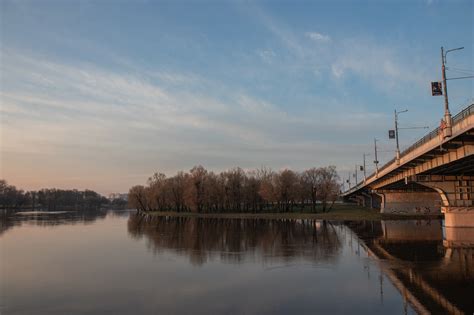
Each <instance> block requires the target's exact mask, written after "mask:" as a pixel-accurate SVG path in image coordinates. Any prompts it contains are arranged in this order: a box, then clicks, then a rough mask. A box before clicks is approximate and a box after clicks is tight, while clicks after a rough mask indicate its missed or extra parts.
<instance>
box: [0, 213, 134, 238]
mask: <svg viewBox="0 0 474 315" xmlns="http://www.w3.org/2000/svg"><path fill="white" fill-rule="evenodd" d="M107 215H122V216H127V217H128V215H129V212H128V211H110V210H109V211H107V210H90V211H31V212H16V213H12V212H0V235H2V234H3V233H5V232H6V231H8V230H9V229H12V228H14V227H20V226H22V225H24V224H28V225H35V226H44V227H47V226H59V225H73V224H90V223H93V222H95V221H96V220H99V219H104V218H105V217H106V216H107Z"/></svg>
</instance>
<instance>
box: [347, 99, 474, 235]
mask: <svg viewBox="0 0 474 315" xmlns="http://www.w3.org/2000/svg"><path fill="white" fill-rule="evenodd" d="M342 196H343V197H344V199H345V200H353V201H357V202H358V203H359V204H361V205H364V206H368V207H371V208H376V209H380V211H381V212H382V213H391V214H406V215H423V214H427V215H432V214H440V213H444V216H445V225H446V226H455V227H461V226H470V227H474V104H471V105H470V106H468V107H467V108H465V109H464V110H463V111H461V112H460V113H458V114H457V115H455V116H454V117H453V118H452V124H451V126H450V132H449V133H446V132H445V131H444V130H441V129H440V128H437V129H436V130H433V131H432V132H430V133H429V134H428V135H426V136H425V137H423V138H421V139H420V140H418V141H417V142H416V143H414V144H413V145H412V146H410V147H409V148H408V149H406V150H405V151H403V152H401V154H400V156H399V157H396V158H394V159H392V160H391V161H389V162H388V163H386V164H385V165H384V166H383V167H381V168H380V169H378V170H377V171H376V172H375V173H373V174H372V175H370V176H369V177H367V178H366V179H364V180H363V181H362V182H360V183H358V184H357V185H356V186H354V187H353V188H352V189H350V190H348V191H345V192H344V193H343V194H342Z"/></svg>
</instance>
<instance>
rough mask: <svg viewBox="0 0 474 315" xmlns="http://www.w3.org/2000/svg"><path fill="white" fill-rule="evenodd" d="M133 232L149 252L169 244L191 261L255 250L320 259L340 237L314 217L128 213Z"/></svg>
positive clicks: (235, 257)
mask: <svg viewBox="0 0 474 315" xmlns="http://www.w3.org/2000/svg"><path fill="white" fill-rule="evenodd" d="M128 231H129V233H130V235H131V236H132V237H133V238H136V239H139V238H141V237H143V236H145V237H146V239H147V240H148V241H149V243H148V245H149V247H150V248H151V249H152V250H153V251H154V252H161V251H163V250H172V251H174V252H176V253H179V254H184V255H187V256H189V258H190V261H191V262H192V263H193V264H198V265H200V264H203V263H205V262H207V261H208V260H211V259H217V258H219V259H221V260H223V261H227V262H233V263H235V262H240V261H242V260H243V259H245V258H246V257H250V256H252V255H256V254H258V255H259V256H262V257H264V258H263V259H265V260H275V259H278V260H280V261H291V260H293V259H296V258H303V259H306V260H311V261H325V260H331V259H334V258H335V257H336V255H335V254H336V253H337V252H338V251H339V250H340V248H341V241H340V239H339V237H338V234H337V232H336V230H335V229H334V227H333V226H332V225H331V224H330V223H327V222H324V221H323V222H319V221H315V220H267V219H223V218H189V217H165V216H150V215H144V214H133V215H131V216H130V218H129V220H128Z"/></svg>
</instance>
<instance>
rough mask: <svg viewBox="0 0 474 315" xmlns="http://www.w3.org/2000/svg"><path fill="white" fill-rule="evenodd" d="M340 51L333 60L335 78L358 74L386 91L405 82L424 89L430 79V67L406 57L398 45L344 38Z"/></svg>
mask: <svg viewBox="0 0 474 315" xmlns="http://www.w3.org/2000/svg"><path fill="white" fill-rule="evenodd" d="M338 50H339V51H340V52H339V53H338V54H335V56H334V59H333V60H332V62H331V74H332V76H333V78H335V79H338V80H340V79H344V78H346V77H347V76H348V75H355V76H357V77H358V78H359V79H363V80H364V81H365V82H367V84H369V85H370V86H372V87H376V88H378V89H380V90H382V91H385V92H390V91H391V90H392V89H394V88H396V87H401V86H406V85H410V86H413V85H416V86H418V87H420V88H424V87H425V86H426V82H427V81H428V79H427V77H429V74H428V71H427V69H426V68H424V67H421V66H420V65H419V64H418V60H417V58H411V59H407V58H404V57H403V56H402V55H401V54H400V50H399V49H398V48H395V47H392V46H389V45H384V44H381V43H378V42H375V41H373V40H370V39H364V38H350V39H346V40H343V41H341V42H340V44H339V46H338Z"/></svg>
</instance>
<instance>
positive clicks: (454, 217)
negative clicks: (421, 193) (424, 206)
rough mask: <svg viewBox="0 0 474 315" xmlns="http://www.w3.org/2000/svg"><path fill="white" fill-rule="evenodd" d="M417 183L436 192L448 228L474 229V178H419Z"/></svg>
mask: <svg viewBox="0 0 474 315" xmlns="http://www.w3.org/2000/svg"><path fill="white" fill-rule="evenodd" d="M416 179H417V181H418V183H419V184H422V185H424V186H427V187H431V188H432V189H434V190H436V191H437V192H438V193H439V195H440V197H441V199H442V201H443V206H442V208H441V211H442V212H443V213H444V222H445V226H447V227H474V200H473V199H474V192H473V191H474V176H443V177H441V176H418V177H417V178H416Z"/></svg>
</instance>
